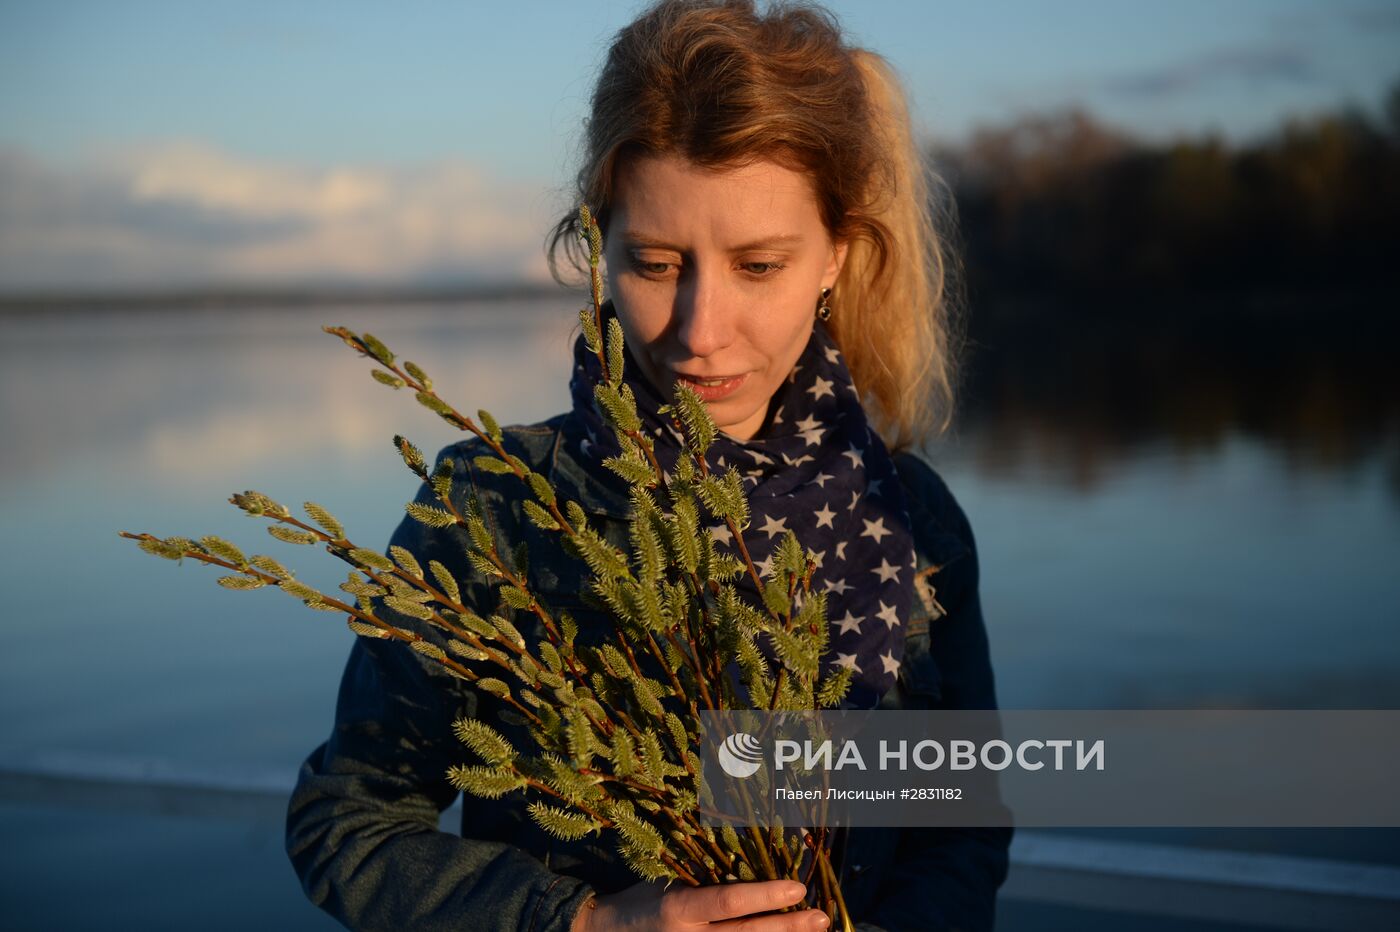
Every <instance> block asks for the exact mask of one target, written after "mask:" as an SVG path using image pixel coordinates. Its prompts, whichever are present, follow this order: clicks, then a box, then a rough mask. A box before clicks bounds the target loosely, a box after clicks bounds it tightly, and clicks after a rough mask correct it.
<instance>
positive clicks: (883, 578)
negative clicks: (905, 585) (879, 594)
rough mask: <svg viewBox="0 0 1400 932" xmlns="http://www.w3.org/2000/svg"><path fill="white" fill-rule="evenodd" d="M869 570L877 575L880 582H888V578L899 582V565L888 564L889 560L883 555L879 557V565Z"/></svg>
mask: <svg viewBox="0 0 1400 932" xmlns="http://www.w3.org/2000/svg"><path fill="white" fill-rule="evenodd" d="M870 572H872V573H874V574H875V575H876V576H879V577H880V582H889V581H890V580H894V581H895V582H899V567H897V566H890V561H889V560H886V559H885V558H884V557H881V558H880V565H879V566H877V567H876V568H875V569H873V570H871V571H870Z"/></svg>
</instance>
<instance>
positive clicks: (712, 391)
mask: <svg viewBox="0 0 1400 932" xmlns="http://www.w3.org/2000/svg"><path fill="white" fill-rule="evenodd" d="M748 377H749V374H748V373H747V372H745V373H744V374H743V375H732V376H728V377H726V378H723V379H720V380H718V381H716V380H714V379H705V380H703V381H697V380H696V379H695V378H694V377H692V376H688V375H682V374H681V373H679V372H677V373H676V381H677V382H683V383H685V384H686V385H687V386H689V387H690V388H691V390H693V391H694V392H695V394H697V395H699V396H700V400H701V401H719V400H720V399H721V398H725V397H728V396H729V395H732V394H734V392H736V391H738V389H739V386H740V385H743V384H744V380H746V379H747V378H748Z"/></svg>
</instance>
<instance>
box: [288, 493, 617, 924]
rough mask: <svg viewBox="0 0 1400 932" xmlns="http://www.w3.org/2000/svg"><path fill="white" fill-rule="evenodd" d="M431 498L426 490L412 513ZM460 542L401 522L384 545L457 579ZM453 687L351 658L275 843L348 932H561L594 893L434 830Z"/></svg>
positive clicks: (511, 851) (419, 664) (457, 704)
mask: <svg viewBox="0 0 1400 932" xmlns="http://www.w3.org/2000/svg"><path fill="white" fill-rule="evenodd" d="M459 469H460V467H459ZM432 500H433V499H432V493H431V491H430V490H429V489H427V487H426V486H425V487H424V488H423V490H422V491H420V493H419V496H418V501H420V502H431V501H432ZM459 533H460V532H456V531H455V529H451V530H450V531H432V530H429V529H427V528H425V527H424V526H423V525H421V524H419V523H418V522H417V521H414V520H412V519H411V518H405V519H404V522H403V523H402V524H401V525H400V526H399V528H398V530H397V531H396V532H395V534H394V537H393V540H392V542H391V543H392V544H395V545H398V546H402V547H406V548H407V549H408V550H410V551H411V552H413V553H414V555H415V556H417V557H418V559H419V561H420V562H421V563H422V564H423V565H424V566H425V567H426V566H427V562H428V560H430V559H436V560H439V561H441V562H442V563H443V564H444V565H445V566H447V567H448V568H449V569H451V570H453V572H454V573H459V574H460V567H461V565H462V564H463V563H464V562H465V561H464V559H463V555H462V548H461V541H460V538H459V537H457V536H456V535H457V534H459ZM459 578H460V577H459ZM394 621H395V623H397V624H401V625H406V626H414V627H416V628H417V630H419V631H420V633H424V627H425V626H423V625H422V624H421V623H419V622H416V621H415V620H413V619H410V618H407V617H406V616H403V615H396V616H395V618H394ZM465 687H466V684H465V683H461V682H460V681H458V680H456V679H454V678H452V677H450V676H449V675H447V674H446V673H444V672H442V671H441V669H440V668H438V667H437V665H436V662H435V661H432V660H430V659H428V658H425V657H422V656H421V655H420V654H418V653H417V652H416V651H412V650H408V649H407V648H406V647H405V645H403V644H401V643H397V642H391V641H381V640H373V639H368V638H357V639H356V641H355V644H354V647H353V648H352V649H351V652H350V658H349V661H348V662H347V664H346V667H345V673H344V677H343V679H342V681H341V685H340V694H339V698H338V700H337V702H336V710H335V726H334V729H333V731H332V733H331V736H330V738H329V740H327V741H326V742H325V743H324V744H322V745H321V746H320V747H318V748H316V750H315V751H313V752H312V753H311V755H310V756H309V757H308V758H307V759H306V761H305V762H304V763H303V764H302V766H301V771H300V773H299V775H298V779H297V785H296V789H295V790H294V791H293V793H292V797H291V800H290V803H289V805H288V809H287V834H286V847H287V854H288V856H289V857H290V858H291V861H292V866H293V867H294V869H295V870H296V873H297V876H298V877H299V878H300V879H301V884H302V887H303V889H304V890H305V891H306V895H307V897H308V898H309V899H310V900H311V901H312V902H313V903H314V904H316V906H318V907H320V908H321V909H323V910H324V911H326V912H327V913H329V914H330V915H331V916H333V917H334V918H335V919H337V920H338V921H340V922H341V923H342V924H344V925H345V926H346V927H348V928H351V929H394V930H399V929H414V930H437V929H442V930H447V929H452V930H454V932H456V930H464V929H501V930H505V929H519V930H539V932H567V930H568V929H569V927H570V925H571V923H572V920H573V917H574V915H575V914H576V913H577V911H578V909H579V908H580V907H581V906H582V905H583V903H584V901H585V900H586V899H587V897H588V895H589V894H590V893H591V892H592V890H591V888H590V887H589V886H588V885H587V884H585V883H583V882H582V881H580V880H577V879H575V878H573V877H567V876H564V875H561V874H555V873H553V872H551V871H550V870H548V869H547V868H546V867H545V866H544V865H543V864H542V863H540V861H539V860H537V859H536V858H534V857H532V856H531V855H530V854H528V853H526V852H525V851H524V850H522V849H520V848H518V847H516V846H514V845H511V844H506V843H502V842H492V841H483V840H474V839H468V838H461V837H458V836H456V835H451V834H447V833H445V832H440V831H438V827H437V825H438V816H439V814H440V813H441V812H442V810H444V809H446V808H447V807H448V806H450V805H451V804H452V802H453V801H454V800H455V799H456V797H457V790H456V789H455V788H454V787H453V786H452V784H451V783H450V782H448V780H447V778H446V773H447V770H448V768H449V767H450V766H451V765H452V764H457V763H467V762H470V758H471V754H470V752H469V751H467V750H466V748H465V747H463V746H462V745H461V743H460V742H458V741H457V739H456V737H455V735H454V733H453V732H452V727H451V726H452V722H453V721H454V720H455V719H456V718H458V717H462V716H464V715H475V714H476V694H475V693H474V692H473V691H472V690H470V689H468V688H465Z"/></svg>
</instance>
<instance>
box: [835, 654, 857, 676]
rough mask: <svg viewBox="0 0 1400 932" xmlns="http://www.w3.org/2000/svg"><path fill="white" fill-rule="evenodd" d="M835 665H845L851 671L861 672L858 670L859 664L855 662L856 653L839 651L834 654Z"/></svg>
mask: <svg viewBox="0 0 1400 932" xmlns="http://www.w3.org/2000/svg"><path fill="white" fill-rule="evenodd" d="M836 665H837V666H838V667H845V668H846V669H847V670H850V671H851V672H852V673H859V672H861V671H860V666H859V665H857V664H856V655H855V654H841V653H838V654H837V655H836Z"/></svg>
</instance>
